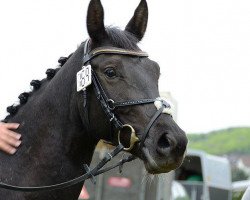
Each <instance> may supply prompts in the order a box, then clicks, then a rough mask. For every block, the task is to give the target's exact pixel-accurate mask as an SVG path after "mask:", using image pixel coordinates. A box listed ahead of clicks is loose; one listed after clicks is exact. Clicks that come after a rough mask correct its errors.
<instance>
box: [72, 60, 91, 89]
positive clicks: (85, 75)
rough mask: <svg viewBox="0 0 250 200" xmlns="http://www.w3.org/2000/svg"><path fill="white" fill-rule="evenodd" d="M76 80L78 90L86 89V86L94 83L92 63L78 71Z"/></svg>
mask: <svg viewBox="0 0 250 200" xmlns="http://www.w3.org/2000/svg"><path fill="white" fill-rule="evenodd" d="M76 82H77V92H80V91H81V90H85V89H86V87H88V86H89V85H91V83H92V76H91V65H87V66H83V68H82V70H81V71H79V72H77V75H76Z"/></svg>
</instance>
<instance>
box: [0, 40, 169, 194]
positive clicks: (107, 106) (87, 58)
mask: <svg viewBox="0 0 250 200" xmlns="http://www.w3.org/2000/svg"><path fill="white" fill-rule="evenodd" d="M88 46H89V40H87V41H86V42H85V48H84V49H85V50H84V59H83V67H84V66H86V65H88V64H91V60H92V59H94V58H95V57H96V56H98V55H101V54H116V55H126V56H135V57H148V54H147V53H145V52H142V51H131V50H125V49H120V48H114V47H100V48H96V49H94V50H92V51H90V52H88V49H89V47H88ZM92 83H93V87H94V91H95V94H96V97H97V99H98V100H99V102H100V104H101V107H102V109H103V111H104V113H105V114H106V116H107V118H108V119H109V121H110V123H111V125H112V126H114V128H115V129H116V130H117V131H118V145H117V146H116V148H115V149H114V150H113V151H112V152H110V153H106V154H105V156H104V158H103V159H102V160H101V161H100V162H99V163H98V164H97V165H96V167H94V168H93V169H90V168H89V167H88V165H84V168H85V171H86V173H85V174H83V175H82V176H80V177H77V178H75V179H72V180H69V181H66V182H63V183H59V184H54V185H49V186H39V187H20V186H13V185H8V184H5V183H1V182H0V188H4V189H8V190H14V191H22V192H35V191H45V190H56V189H63V188H67V187H70V186H73V185H76V184H79V183H83V182H84V181H85V180H86V179H90V178H91V179H92V180H93V181H94V182H95V176H97V175H99V174H101V173H104V172H106V171H109V170H111V169H113V168H115V167H118V166H120V167H121V166H122V165H123V164H124V163H126V162H130V161H132V160H134V159H136V157H135V156H133V155H131V156H128V157H126V158H123V159H122V160H121V161H120V162H118V163H117V164H115V165H113V166H110V167H107V168H103V167H104V166H105V165H106V164H107V163H108V162H109V161H110V160H111V159H112V158H113V157H114V156H116V155H117V154H118V153H120V152H121V151H123V150H125V151H130V150H132V149H133V147H134V145H135V144H136V143H139V148H140V149H141V148H142V147H143V144H144V142H145V140H146V138H147V136H148V133H149V130H150V128H151V127H152V125H153V124H154V122H155V121H156V119H157V118H158V117H159V116H160V115H161V114H162V113H163V110H164V109H165V108H170V105H169V103H167V102H166V101H165V100H163V99H159V98H156V99H138V100H129V101H124V102H115V101H114V100H112V99H110V98H109V97H108V96H107V94H106V92H105V90H104V89H103V87H102V84H101V82H100V81H99V79H98V76H97V74H96V73H95V71H94V70H92ZM83 97H84V101H87V98H86V97H87V90H84V91H83ZM156 101H159V102H161V106H160V107H159V108H158V109H157V111H156V112H155V114H154V115H153V117H152V118H151V120H150V121H149V123H148V125H147V126H146V128H145V130H144V133H143V134H142V137H141V138H140V139H139V138H138V137H137V135H136V133H135V130H134V128H133V127H132V126H131V125H129V124H124V123H122V122H121V121H120V120H119V118H117V116H116V114H115V113H114V111H115V109H116V108H122V107H126V106H135V105H145V104H152V103H155V102H156ZM84 106H85V103H84ZM123 129H128V130H129V131H130V134H131V136H130V141H129V143H130V144H129V146H128V147H124V145H123V144H122V142H121V141H120V137H121V136H120V135H121V134H122V132H121V131H122V130H123Z"/></svg>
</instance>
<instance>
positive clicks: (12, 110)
mask: <svg viewBox="0 0 250 200" xmlns="http://www.w3.org/2000/svg"><path fill="white" fill-rule="evenodd" d="M71 55H72V54H70V55H69V56H68V57H60V58H59V60H58V63H59V66H58V67H57V68H55V69H51V68H50V69H47V71H46V75H47V77H46V78H45V79H43V80H32V81H31V82H30V85H31V86H32V91H30V92H23V93H21V94H20V95H19V96H18V99H19V104H13V105H11V106H8V107H7V109H6V110H7V112H8V113H9V114H8V115H7V116H6V117H5V119H3V120H1V121H2V122H5V123H7V122H8V121H9V119H10V118H12V117H13V116H15V115H16V114H17V112H18V110H19V109H20V108H21V107H22V106H23V105H25V104H26V103H27V102H28V99H29V97H31V96H32V94H33V93H34V92H36V91H37V90H39V88H40V87H41V85H42V84H43V83H44V82H47V81H50V80H51V79H53V78H54V76H55V75H56V73H57V72H58V71H59V70H60V69H61V67H62V66H63V65H64V64H65V63H66V62H67V60H68V59H69V58H70V57H71Z"/></svg>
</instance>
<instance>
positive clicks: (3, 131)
mask: <svg viewBox="0 0 250 200" xmlns="http://www.w3.org/2000/svg"><path fill="white" fill-rule="evenodd" d="M18 126H19V124H17V123H0V150H1V151H4V152H6V153H8V154H14V153H15V152H16V150H17V147H18V146H20V144H21V140H20V138H21V135H20V134H19V133H16V132H14V131H13V130H16V129H17V128H18Z"/></svg>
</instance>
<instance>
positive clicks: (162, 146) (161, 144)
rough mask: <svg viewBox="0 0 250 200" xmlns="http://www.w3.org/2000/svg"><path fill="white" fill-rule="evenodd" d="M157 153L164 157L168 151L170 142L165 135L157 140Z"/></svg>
mask: <svg viewBox="0 0 250 200" xmlns="http://www.w3.org/2000/svg"><path fill="white" fill-rule="evenodd" d="M156 150H157V152H158V153H159V154H161V155H166V154H168V153H169V151H170V141H169V138H168V137H167V134H166V133H165V134H163V135H162V136H161V137H160V139H159V140H158V145H157V149H156Z"/></svg>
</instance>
